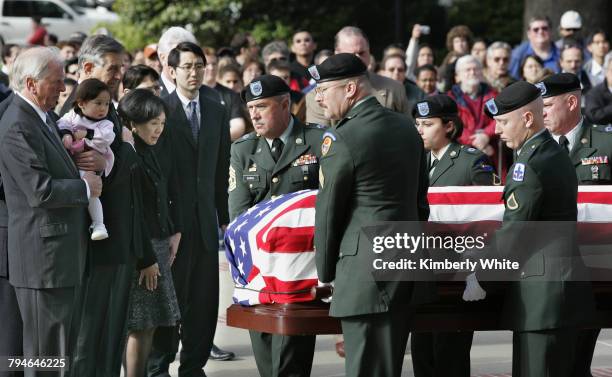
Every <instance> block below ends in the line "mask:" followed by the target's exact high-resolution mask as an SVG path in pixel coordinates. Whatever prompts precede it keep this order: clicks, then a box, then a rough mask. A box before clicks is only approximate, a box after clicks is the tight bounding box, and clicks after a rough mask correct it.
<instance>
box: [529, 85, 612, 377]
mask: <svg viewBox="0 0 612 377" xmlns="http://www.w3.org/2000/svg"><path fill="white" fill-rule="evenodd" d="M536 86H537V87H539V88H540V90H541V92H542V98H543V99H544V125H545V126H546V128H548V130H549V131H550V132H551V134H552V137H553V138H554V139H555V140H556V141H557V142H558V143H559V145H561V146H562V147H563V148H564V149H565V150H566V151H567V153H568V154H569V157H570V159H571V160H572V164H573V165H574V168H575V170H576V176H577V177H578V184H579V185H609V184H610V183H612V173H611V171H610V164H611V163H612V126H598V125H593V124H591V123H589V121H588V120H587V119H586V118H585V117H584V116H583V115H582V112H581V109H580V104H581V96H582V91H581V88H580V80H579V79H578V77H577V76H576V75H574V74H572V73H558V74H555V75H552V76H550V77H548V78H546V79H545V80H543V81H542V82H540V83H537V84H536ZM599 331H600V330H599V329H586V330H583V331H581V332H580V337H579V340H578V346H577V347H576V350H577V354H576V367H575V369H574V373H573V374H572V376H576V377H591V361H592V360H593V352H594V351H595V344H596V343H597V337H598V335H599Z"/></svg>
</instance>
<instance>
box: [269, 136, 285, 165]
mask: <svg viewBox="0 0 612 377" xmlns="http://www.w3.org/2000/svg"><path fill="white" fill-rule="evenodd" d="M283 146H284V144H283V141H282V140H281V139H279V138H276V139H274V140H273V141H272V148H270V152H272V158H273V159H274V162H277V161H278V159H279V158H280V156H281V153H283Z"/></svg>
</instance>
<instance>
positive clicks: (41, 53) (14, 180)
mask: <svg viewBox="0 0 612 377" xmlns="http://www.w3.org/2000/svg"><path fill="white" fill-rule="evenodd" d="M63 80H64V72H63V62H62V59H61V57H60V56H59V54H58V53H57V52H56V51H54V50H52V49H49V48H45V47H37V48H32V49H29V50H27V51H26V52H24V53H22V54H21V55H20V56H19V57H18V58H17V60H16V61H15V63H14V65H13V70H12V76H11V85H12V87H13V88H15V90H16V95H15V96H14V98H13V100H12V103H11V104H10V105H9V106H8V108H7V110H6V112H5V113H4V115H3V117H2V120H0V145H2V148H0V174H1V175H2V182H3V186H4V193H5V197H6V204H7V207H8V213H9V224H8V245H9V256H8V258H9V263H8V265H9V281H10V283H11V284H12V285H13V286H14V287H15V292H16V295H17V302H18V304H19V311H20V312H21V317H22V319H23V325H24V326H23V343H24V344H23V347H24V350H23V351H24V357H26V358H28V357H39V356H67V357H69V356H70V341H69V339H70V336H69V330H70V326H71V321H72V316H73V313H74V299H75V287H76V286H77V285H78V284H79V283H80V282H81V281H82V275H83V271H84V269H85V257H86V251H87V224H88V223H89V221H88V219H87V218H86V216H87V204H88V199H89V198H90V197H98V196H99V195H100V193H101V191H102V181H101V180H100V177H98V176H96V175H95V174H93V173H85V174H84V175H83V177H82V178H81V177H79V172H78V170H77V168H76V166H75V165H74V163H73V162H72V160H71V158H70V156H69V155H68V154H67V152H66V150H65V149H64V147H63V146H62V143H61V141H60V139H59V135H58V131H57V126H56V125H55V122H54V121H53V119H51V117H49V116H48V115H47V112H48V111H49V110H51V109H52V108H53V107H54V106H55V104H56V103H57V99H58V97H59V94H60V92H61V91H63V90H64V89H65V88H64V82H63ZM41 373H42V372H41V371H39V370H36V369H35V368H28V369H26V371H25V375H26V376H37V375H40V374H41ZM44 373H45V374H44V375H45V376H50V375H57V376H64V375H65V373H66V372H65V371H59V372H55V373H53V374H50V373H49V372H44Z"/></svg>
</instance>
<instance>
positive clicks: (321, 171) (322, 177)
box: [319, 169, 325, 188]
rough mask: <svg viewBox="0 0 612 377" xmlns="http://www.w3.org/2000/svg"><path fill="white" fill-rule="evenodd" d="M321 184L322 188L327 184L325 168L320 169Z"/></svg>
mask: <svg viewBox="0 0 612 377" xmlns="http://www.w3.org/2000/svg"><path fill="white" fill-rule="evenodd" d="M319 185H320V186H321V188H323V186H324V185H325V176H324V175H323V169H319Z"/></svg>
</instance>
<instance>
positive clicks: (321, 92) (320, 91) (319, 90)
mask: <svg viewBox="0 0 612 377" xmlns="http://www.w3.org/2000/svg"><path fill="white" fill-rule="evenodd" d="M346 84H348V83H346V82H341V83H338V84H334V85H330V86H328V87H327V88H321V87H320V86H317V87H316V88H315V89H314V91H315V94H318V95H320V96H324V95H325V92H327V91H328V90H329V89H331V88H335V87H338V86H344V85H346Z"/></svg>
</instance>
